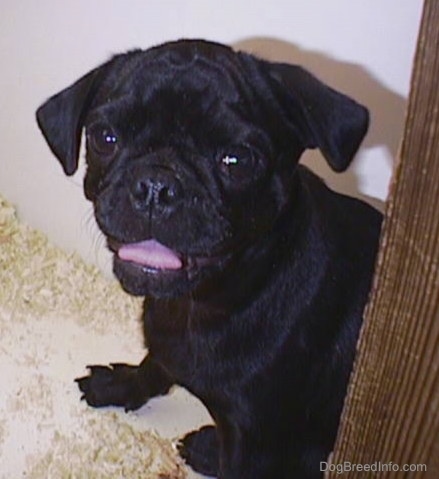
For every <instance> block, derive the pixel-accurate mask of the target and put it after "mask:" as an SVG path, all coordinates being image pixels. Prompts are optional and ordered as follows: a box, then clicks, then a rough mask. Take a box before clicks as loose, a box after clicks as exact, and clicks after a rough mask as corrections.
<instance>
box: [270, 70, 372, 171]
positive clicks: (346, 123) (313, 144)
mask: <svg viewBox="0 0 439 479" xmlns="http://www.w3.org/2000/svg"><path fill="white" fill-rule="evenodd" d="M268 68H269V74H270V76H271V78H272V79H274V80H275V83H276V87H275V88H276V89H277V90H278V94H280V96H281V101H284V102H285V103H286V104H285V105H283V106H284V107H286V108H287V111H286V116H287V118H289V119H290V121H291V122H292V123H294V122H295V121H296V122H297V112H299V113H300V115H299V116H300V117H301V118H300V119H299V122H301V123H303V124H301V125H297V127H296V128H297V129H298V130H299V131H301V133H302V136H304V138H302V139H303V140H304V142H305V146H306V147H307V148H319V149H320V151H321V152H322V154H323V156H324V157H325V158H326V160H327V162H328V163H329V165H330V166H331V168H332V169H333V170H335V171H344V170H345V169H346V168H347V167H348V166H349V164H350V163H351V161H352V159H353V157H354V155H355V153H356V152H357V150H358V148H359V146H360V144H361V142H362V140H363V138H364V136H365V135H366V132H367V129H368V126H369V113H368V111H367V109H366V108H364V107H363V106H361V105H359V104H358V103H356V102H355V101H354V100H352V99H351V98H349V97H347V96H346V95H343V94H342V93H339V92H337V91H335V90H333V89H332V88H330V87H328V86H326V85H325V84H323V83H322V82H320V81H319V80H318V79H317V78H315V77H314V76H313V75H311V74H310V73H309V72H307V71H306V70H304V69H303V68H301V67H299V66H296V65H288V64H283V63H271V64H269V67H268ZM278 96H279V95H278ZM288 108H291V115H288ZM293 114H294V117H293Z"/></svg>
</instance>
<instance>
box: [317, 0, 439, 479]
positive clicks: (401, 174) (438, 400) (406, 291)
mask: <svg viewBox="0 0 439 479" xmlns="http://www.w3.org/2000/svg"><path fill="white" fill-rule="evenodd" d="M395 14H396V15H397V13H395ZM390 61H391V59H390ZM365 315H366V318H365V323H364V326H363V330H362V332H361V335H360V341H359V346H358V355H357V359H356V363H355V367H354V373H353V376H352V379H351V384H350V386H349V392H348V397H347V400H346V403H345V408H344V411H343V416H342V420H341V425H340V429H339V433H338V438H337V441H336V446H335V450H334V454H333V455H332V457H331V459H330V460H331V463H332V466H331V469H333V470H332V472H328V473H327V475H326V477H328V478H331V479H335V478H339V477H347V478H349V479H351V478H361V479H364V478H365V477H367V478H372V477H380V478H387V477H398V478H399V477H401V478H403V477H407V478H422V479H438V478H439V1H438V0H425V3H424V12H423V17H422V23H421V29H420V34H419V39H418V47H417V52H416V58H415V62H414V70H413V76H412V85H411V93H410V99H409V105H408V112H407V119H406V126H405V132H404V138H403V142H402V145H401V153H400V158H399V162H398V165H397V168H396V173H395V176H394V179H393V182H392V187H391V194H390V199H389V201H388V205H387V212H386V219H385V223H384V227H383V235H382V240H381V249H380V254H379V258H378V265H377V272H376V277H375V281H374V286H373V291H372V296H371V300H370V303H369V305H368V307H367V308H366V313H365ZM345 461H347V462H348V463H350V464H351V465H356V464H359V465H363V466H364V465H365V466H366V469H368V468H369V469H370V470H369V472H367V471H366V472H362V471H358V470H351V472H347V471H348V470H349V467H351V469H352V466H349V464H347V465H346V467H345V468H343V470H344V471H345V472H346V474H343V475H340V474H338V473H337V471H336V470H335V468H336V467H338V468H339V471H340V470H342V469H341V467H342V466H340V465H343V463H344V462H345ZM379 462H380V463H381V464H378V463H379ZM390 462H392V463H393V464H392V466H389V463H390ZM417 464H424V465H425V466H426V468H427V471H425V470H424V471H419V470H418V471H417V472H415V471H414V470H412V471H411V472H408V471H407V472H403V471H401V470H400V472H399V473H398V474H395V472H392V471H395V470H396V466H397V465H398V466H401V467H403V466H404V465H412V469H413V465H417ZM368 465H369V466H368ZM360 467H361V466H360ZM378 468H381V469H383V468H384V469H390V470H387V471H386V470H381V471H379V469H378ZM418 469H419V468H418Z"/></svg>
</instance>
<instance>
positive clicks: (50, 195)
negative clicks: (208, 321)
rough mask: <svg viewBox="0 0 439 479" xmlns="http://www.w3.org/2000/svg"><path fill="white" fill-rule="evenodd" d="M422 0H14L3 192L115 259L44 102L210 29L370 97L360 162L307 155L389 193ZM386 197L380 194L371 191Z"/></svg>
mask: <svg viewBox="0 0 439 479" xmlns="http://www.w3.org/2000/svg"><path fill="white" fill-rule="evenodd" d="M421 9H422V1H421V0H368V1H365V0H271V1H270V2H268V1H267V0H221V1H219V0H218V1H211V0H129V1H124V0H106V1H102V0H75V1H73V0H70V1H63V2H61V1H58V0H38V1H35V0H2V2H1V10H0V15H1V16H0V66H1V74H0V106H1V110H0V145H1V158H0V194H2V195H3V196H6V198H8V199H9V200H10V201H12V202H13V203H14V204H16V205H17V206H18V211H19V214H20V216H21V217H22V218H23V219H25V220H26V221H27V222H29V223H31V224H32V225H33V226H36V227H38V228H40V229H42V230H44V231H45V232H46V233H47V234H48V235H49V236H50V237H51V238H52V240H54V241H55V242H56V243H58V244H59V245H61V246H62V247H64V248H65V249H67V250H69V251H72V250H78V251H79V252H80V253H81V254H82V255H83V256H84V257H85V258H87V259H88V260H90V261H94V262H98V264H99V265H100V266H101V267H104V269H105V267H106V266H107V267H108V265H107V263H108V256H107V255H106V254H105V253H102V248H101V247H102V241H101V240H100V239H99V236H98V233H97V232H96V230H95V227H94V225H93V221H92V220H91V208H90V205H89V204H88V203H87V202H86V201H85V200H84V199H83V197H82V192H81V183H82V179H81V174H82V172H79V173H78V174H77V175H75V176H74V177H73V178H67V177H64V176H63V174H62V171H61V168H60V166H59V165H58V163H57V162H56V160H55V159H54V158H53V157H52V155H51V153H50V152H49V149H48V148H47V146H46V145H45V143H44V142H43V139H42V137H41V135H40V134H39V132H38V129H37V126H36V123H35V121H34V111H35V109H36V108H37V106H38V105H39V104H40V103H41V102H42V101H44V100H45V99H46V98H47V97H49V96H50V95H52V94H54V93H56V92H57V91H58V90H60V89H62V88H64V87H66V86H67V85H68V84H70V83H72V82H73V81H74V80H75V79H76V78H78V77H79V76H80V75H82V74H84V73H85V72H86V71H88V70H89V69H91V68H92V67H94V66H96V65H97V64H99V63H101V62H103V61H104V60H106V59H107V58H108V57H109V56H110V55H111V54H113V53H116V52H119V51H123V50H126V49H129V48H134V47H144V48H146V47H149V46H151V45H153V44H157V43H160V42H162V41H166V40H171V39H176V38H181V37H204V38H208V39H212V40H216V41H221V42H224V43H231V44H233V45H235V46H237V47H239V48H242V49H246V50H249V51H252V52H254V53H258V54H259V55H262V56H265V57H267V58H270V59H276V60H283V61H290V62H295V63H301V64H303V65H304V66H306V67H308V68H309V69H310V70H312V71H313V72H314V73H315V74H317V75H318V76H319V77H320V78H321V79H323V80H325V81H326V82H327V83H329V84H331V85H332V86H333V87H335V88H338V89H341V90H342V91H344V92H346V93H348V94H350V95H352V96H354V97H355V98H356V99H357V100H359V101H361V102H363V103H364V104H365V105H367V106H368V107H369V109H370V110H371V114H372V126H371V129H370V132H369V134H368V136H367V138H366V141H365V142H364V146H363V148H362V150H361V151H360V153H359V155H358V157H357V160H356V161H355V163H354V165H353V166H352V168H351V169H350V170H349V171H348V172H346V173H344V174H342V175H336V174H333V173H331V172H330V171H329V169H328V168H327V167H326V166H325V165H324V162H323V160H322V159H321V157H320V156H319V155H318V154H316V153H312V154H310V155H307V158H306V162H307V163H308V164H310V165H311V166H312V167H313V168H314V169H316V170H317V171H318V172H319V173H320V174H322V175H323V176H325V177H326V178H327V179H328V182H329V183H330V184H332V185H333V186H334V187H335V188H336V189H339V190H342V191H345V192H348V193H352V194H356V195H359V196H361V195H368V196H370V197H372V198H375V199H378V200H382V199H384V198H385V196H386V194H387V187H388V182H389V178H390V174H391V170H392V166H393V164H394V157H395V155H396V153H397V149H398V144H399V141H400V137H401V132H402V126H403V121H404V112H405V106H406V99H407V95H408V91H409V82H410V74H411V65H412V61H413V53H414V49H415V44H416V38H417V32H418V27H419V21H420V15H421ZM371 201H372V202H374V200H373V199H372V200H371Z"/></svg>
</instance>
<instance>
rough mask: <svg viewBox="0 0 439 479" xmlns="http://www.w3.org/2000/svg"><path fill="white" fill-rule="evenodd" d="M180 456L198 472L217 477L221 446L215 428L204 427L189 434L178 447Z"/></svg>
mask: <svg viewBox="0 0 439 479" xmlns="http://www.w3.org/2000/svg"><path fill="white" fill-rule="evenodd" d="M178 452H179V453H180V456H181V457H182V458H183V459H184V460H185V461H186V463H187V464H189V466H191V467H192V469H193V470H194V471H196V472H200V473H201V474H205V475H206V476H217V475H218V471H219V444H218V438H217V433H216V429H215V427H214V426H203V427H202V428H200V429H198V431H193V432H191V433H189V434H187V435H186V436H185V437H184V438H183V439H182V440H181V443H180V445H179V446H178Z"/></svg>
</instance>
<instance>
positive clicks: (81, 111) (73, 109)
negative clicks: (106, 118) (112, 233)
mask: <svg viewBox="0 0 439 479" xmlns="http://www.w3.org/2000/svg"><path fill="white" fill-rule="evenodd" d="M99 71H100V68H98V69H95V70H92V71H91V72H90V73H88V74H87V75H85V76H84V77H82V78H80V79H79V80H78V81H77V82H76V83H74V84H73V85H72V86H70V87H68V88H66V89H65V90H62V91H61V92H59V93H58V94H57V95H54V96H53V97H51V98H49V99H48V100H47V101H46V102H45V103H44V104H43V105H41V106H40V107H39V108H38V110H37V114H36V115H37V122H38V126H39V127H40V129H41V131H42V133H43V135H44V138H45V139H46V141H47V143H48V145H49V146H50V149H51V150H52V152H53V153H54V155H55V156H56V157H57V158H58V160H59V161H60V163H61V165H62V167H63V169H64V172H65V173H66V175H73V173H75V171H76V170H77V168H78V156H79V148H80V144H81V133H82V127H83V125H84V118H85V115H86V113H87V111H88V108H89V106H90V103H91V101H92V99H93V97H94V93H95V90H96V84H97V77H98V76H99Z"/></svg>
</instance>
